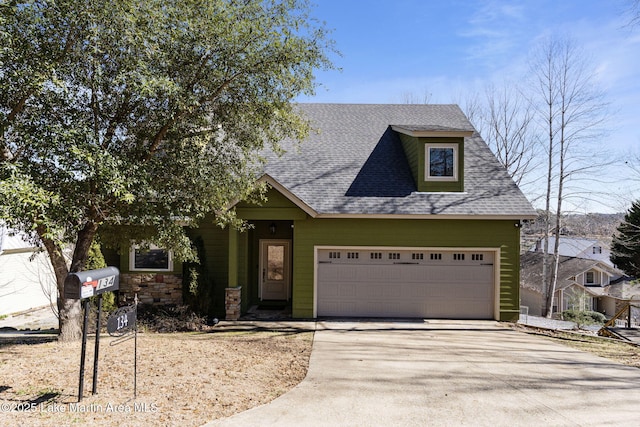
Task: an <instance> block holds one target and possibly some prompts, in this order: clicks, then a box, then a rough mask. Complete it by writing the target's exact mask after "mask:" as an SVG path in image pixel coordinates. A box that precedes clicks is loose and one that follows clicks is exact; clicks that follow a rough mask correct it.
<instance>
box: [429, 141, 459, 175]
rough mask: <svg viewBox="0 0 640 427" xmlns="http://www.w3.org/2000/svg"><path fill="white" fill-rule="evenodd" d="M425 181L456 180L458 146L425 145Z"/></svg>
mask: <svg viewBox="0 0 640 427" xmlns="http://www.w3.org/2000/svg"><path fill="white" fill-rule="evenodd" d="M425 149H426V163H427V164H426V174H425V175H426V176H425V180H440V181H457V180H458V146H457V145H456V144H425Z"/></svg>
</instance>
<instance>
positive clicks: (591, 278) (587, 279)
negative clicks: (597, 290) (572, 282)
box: [585, 271, 596, 285]
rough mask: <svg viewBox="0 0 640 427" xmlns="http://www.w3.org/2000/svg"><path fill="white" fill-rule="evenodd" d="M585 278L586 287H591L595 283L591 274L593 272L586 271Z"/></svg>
mask: <svg viewBox="0 0 640 427" xmlns="http://www.w3.org/2000/svg"><path fill="white" fill-rule="evenodd" d="M585 276H586V279H585V280H586V283H587V284H588V285H593V284H594V283H595V282H596V281H595V275H594V274H593V271H587V274H586V275H585Z"/></svg>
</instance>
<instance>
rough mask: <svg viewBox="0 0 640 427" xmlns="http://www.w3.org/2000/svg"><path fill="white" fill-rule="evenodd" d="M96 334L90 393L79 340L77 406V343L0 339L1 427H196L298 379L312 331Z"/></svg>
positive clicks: (90, 361) (88, 370) (304, 368)
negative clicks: (95, 374)
mask: <svg viewBox="0 0 640 427" xmlns="http://www.w3.org/2000/svg"><path fill="white" fill-rule="evenodd" d="M114 340H115V338H113V337H109V336H101V339H100V353H99V356H100V357H99V362H98V367H99V371H98V383H97V394H96V395H92V393H91V391H92V381H93V354H94V352H93V348H94V339H93V337H90V339H89V341H88V344H87V357H86V362H85V363H86V365H85V380H84V395H83V399H82V401H81V402H79V403H78V382H79V367H80V355H81V343H79V342H77V343H59V342H57V341H50V342H40V343H20V344H11V343H9V344H7V343H6V342H4V343H3V342H1V341H0V425H1V426H54V425H55V426H67V425H74V426H76V425H91V426H149V425H163V426H199V425H202V424H204V423H206V422H208V421H211V420H213V419H216V418H222V417H227V416H230V415H233V414H235V413H237V412H241V411H244V410H247V409H249V408H251V407H254V406H258V405H261V404H264V403H267V402H269V401H271V400H273V399H275V398H276V397H278V396H280V395H281V394H283V393H285V392H286V391H288V390H289V389H291V388H292V387H294V386H295V385H296V384H298V383H299V382H300V381H301V380H302V379H303V378H304V377H305V375H306V372H307V368H308V363H309V356H310V354H311V345H312V341H313V333H312V332H308V331H303V330H290V331H288V332H275V331H264V330H263V331H242V330H226V331H220V330H217V329H214V330H213V331H212V332H208V333H173V334H156V333H144V334H139V335H138V339H137V397H136V398H134V340H133V339H131V340H128V341H125V342H122V343H120V344H117V345H112V344H113V343H114Z"/></svg>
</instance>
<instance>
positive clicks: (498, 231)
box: [293, 219, 519, 320]
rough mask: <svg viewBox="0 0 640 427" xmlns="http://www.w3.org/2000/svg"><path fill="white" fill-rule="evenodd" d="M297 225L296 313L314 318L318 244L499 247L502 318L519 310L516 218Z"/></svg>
mask: <svg viewBox="0 0 640 427" xmlns="http://www.w3.org/2000/svg"><path fill="white" fill-rule="evenodd" d="M294 225H295V227H294V257H295V261H294V269H293V283H294V290H293V316H294V317H298V318H309V317H313V272H314V267H315V266H314V246H319V245H323V246H396V247H442V248H447V247H451V248H466V247H469V248H473V247H479V248H499V249H500V297H499V300H500V320H514V316H513V315H514V314H515V315H516V316H517V313H518V311H519V294H518V291H519V228H518V227H516V226H515V222H514V221H489V220H393V219H388V220H384V219H370V220H367V219H310V220H307V221H297V222H295V224H294Z"/></svg>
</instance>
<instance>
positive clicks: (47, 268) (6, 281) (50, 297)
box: [0, 224, 58, 315]
mask: <svg viewBox="0 0 640 427" xmlns="http://www.w3.org/2000/svg"><path fill="white" fill-rule="evenodd" d="M57 297H58V294H57V289H56V281H55V277H54V274H53V268H52V267H51V262H50V261H49V257H48V256H47V254H46V253H45V252H41V251H40V249H39V248H38V247H37V245H34V244H33V243H30V242H29V239H28V238H26V237H25V235H24V234H23V233H20V232H14V231H12V230H9V229H7V228H6V227H4V226H3V225H1V224H0V315H3V314H11V313H17V312H20V311H25V310H29V309H31V308H36V307H42V306H49V305H51V304H54V305H55V303H56V301H57Z"/></svg>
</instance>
